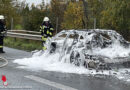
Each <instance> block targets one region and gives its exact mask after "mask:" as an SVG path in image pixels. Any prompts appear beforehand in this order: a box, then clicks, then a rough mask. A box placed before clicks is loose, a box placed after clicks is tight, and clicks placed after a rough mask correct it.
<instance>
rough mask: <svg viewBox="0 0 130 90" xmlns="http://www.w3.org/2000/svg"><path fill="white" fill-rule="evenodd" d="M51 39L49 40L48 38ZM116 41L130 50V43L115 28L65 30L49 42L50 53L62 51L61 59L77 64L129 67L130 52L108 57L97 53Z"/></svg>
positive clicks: (104, 67)
mask: <svg viewBox="0 0 130 90" xmlns="http://www.w3.org/2000/svg"><path fill="white" fill-rule="evenodd" d="M48 41H49V40H48ZM114 43H118V44H120V46H121V47H123V48H125V49H129V50H130V43H129V42H128V41H126V40H125V39H124V38H123V37H122V36H121V35H120V34H119V33H117V32H116V31H113V30H99V29H96V30H64V31H61V32H60V33H58V34H57V35H56V36H55V37H53V38H52V40H51V41H49V42H47V47H48V48H49V49H48V51H49V53H50V54H53V53H56V52H58V53H60V58H59V60H60V61H61V60H64V61H65V62H70V63H72V64H74V65H76V66H84V67H86V68H94V69H112V68H114V67H122V66H123V67H129V66H130V65H129V62H130V53H129V54H128V55H126V56H123V57H122V56H115V57H108V56H105V55H102V54H95V51H94V50H95V49H97V48H98V50H101V49H105V48H108V47H109V48H110V47H112V45H113V44H114Z"/></svg>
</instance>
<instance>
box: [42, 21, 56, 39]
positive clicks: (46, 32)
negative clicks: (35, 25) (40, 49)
mask: <svg viewBox="0 0 130 90" xmlns="http://www.w3.org/2000/svg"><path fill="white" fill-rule="evenodd" d="M53 31H54V29H53V27H52V25H51V23H48V25H46V24H45V23H43V24H42V26H40V32H41V35H42V36H46V37H52V36H53Z"/></svg>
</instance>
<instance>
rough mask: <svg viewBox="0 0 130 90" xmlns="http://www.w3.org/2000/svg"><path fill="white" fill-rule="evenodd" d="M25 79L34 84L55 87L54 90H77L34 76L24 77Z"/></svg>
mask: <svg viewBox="0 0 130 90" xmlns="http://www.w3.org/2000/svg"><path fill="white" fill-rule="evenodd" d="M25 77H26V78H28V79H31V80H34V81H36V82H40V83H42V84H46V85H49V86H52V87H55V88H58V89H61V90H78V89H75V88H72V87H69V86H65V85H63V84H60V83H56V82H52V81H49V80H46V79H44V78H40V77H37V76H34V75H29V76H25Z"/></svg>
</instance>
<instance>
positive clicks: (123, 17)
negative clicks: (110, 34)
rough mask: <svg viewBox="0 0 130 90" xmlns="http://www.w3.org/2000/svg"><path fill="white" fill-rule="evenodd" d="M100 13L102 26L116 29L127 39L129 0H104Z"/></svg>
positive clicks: (129, 23) (129, 11)
mask: <svg viewBox="0 0 130 90" xmlns="http://www.w3.org/2000/svg"><path fill="white" fill-rule="evenodd" d="M101 15H102V18H101V21H100V24H101V27H102V28H107V29H114V30H117V31H118V32H120V33H121V34H123V35H124V37H125V38H127V39H128V36H129V35H130V1H129V0H104V10H103V11H102V12H101Z"/></svg>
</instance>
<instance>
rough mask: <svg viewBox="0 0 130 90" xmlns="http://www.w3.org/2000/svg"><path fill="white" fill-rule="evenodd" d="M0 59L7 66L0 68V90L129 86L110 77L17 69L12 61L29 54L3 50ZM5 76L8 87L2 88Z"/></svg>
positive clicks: (111, 89) (92, 89)
mask: <svg viewBox="0 0 130 90" xmlns="http://www.w3.org/2000/svg"><path fill="white" fill-rule="evenodd" d="M4 50H5V52H6V53H5V54H0V57H4V58H6V59H8V61H9V64H8V65H7V66H6V67H3V68H0V90H130V85H129V84H125V83H124V82H122V81H119V80H118V79H116V78H114V77H110V76H100V77H93V76H87V75H78V74H67V73H59V72H48V71H37V72H36V71H33V70H32V71H30V70H24V69H19V68H17V67H18V66H19V65H18V64H14V63H13V60H14V59H20V58H25V57H31V53H30V52H25V51H22V50H17V49H12V48H7V47H5V48H4ZM2 75H6V78H7V82H8V86H7V87H4V86H3V84H2V80H1V76H2Z"/></svg>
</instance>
